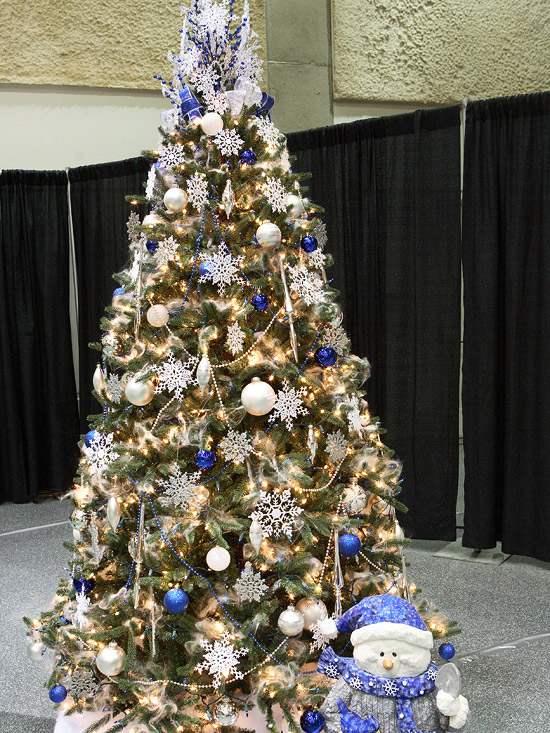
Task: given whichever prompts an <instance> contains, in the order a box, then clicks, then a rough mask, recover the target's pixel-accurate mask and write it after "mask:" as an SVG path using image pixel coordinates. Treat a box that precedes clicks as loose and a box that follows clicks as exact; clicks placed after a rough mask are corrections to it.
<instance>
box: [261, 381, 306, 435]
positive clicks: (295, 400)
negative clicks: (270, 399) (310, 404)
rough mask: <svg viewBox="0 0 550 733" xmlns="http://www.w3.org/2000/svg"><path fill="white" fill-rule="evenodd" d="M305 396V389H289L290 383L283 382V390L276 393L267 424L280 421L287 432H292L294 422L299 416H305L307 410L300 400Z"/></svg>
mask: <svg viewBox="0 0 550 733" xmlns="http://www.w3.org/2000/svg"><path fill="white" fill-rule="evenodd" d="M306 394H307V389H306V388H305V387H300V389H296V388H295V387H291V386H290V383H289V382H288V381H287V380H286V379H285V380H284V381H283V388H282V389H280V390H278V392H277V400H276V401H275V405H274V406H273V413H272V414H271V416H270V418H269V422H275V420H281V422H284V423H285V425H286V427H287V429H288V430H292V428H293V427H294V420H296V419H297V418H298V417H299V415H307V414H308V412H309V411H308V409H307V407H306V406H305V405H304V403H303V402H302V398H303V397H305V396H306Z"/></svg>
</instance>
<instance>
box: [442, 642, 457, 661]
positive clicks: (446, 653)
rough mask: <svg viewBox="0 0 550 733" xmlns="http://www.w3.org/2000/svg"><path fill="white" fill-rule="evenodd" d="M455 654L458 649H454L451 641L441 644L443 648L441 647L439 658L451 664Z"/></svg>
mask: <svg viewBox="0 0 550 733" xmlns="http://www.w3.org/2000/svg"><path fill="white" fill-rule="evenodd" d="M455 654H456V649H455V647H454V644H451V643H450V642H449V641H447V642H445V644H441V646H440V647H439V656H440V657H441V659H444V660H445V661H446V662H450V661H451V659H452V658H453V657H454V655H455Z"/></svg>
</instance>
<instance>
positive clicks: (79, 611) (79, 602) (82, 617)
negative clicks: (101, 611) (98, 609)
mask: <svg viewBox="0 0 550 733" xmlns="http://www.w3.org/2000/svg"><path fill="white" fill-rule="evenodd" d="M75 602H76V609H75V612H74V614H73V623H74V625H75V626H76V627H77V628H79V629H83V628H84V626H85V625H86V614H87V613H88V611H89V610H90V606H91V605H92V602H91V601H90V599H89V598H88V596H87V595H86V593H85V592H84V591H81V592H80V593H77V594H76V596H75Z"/></svg>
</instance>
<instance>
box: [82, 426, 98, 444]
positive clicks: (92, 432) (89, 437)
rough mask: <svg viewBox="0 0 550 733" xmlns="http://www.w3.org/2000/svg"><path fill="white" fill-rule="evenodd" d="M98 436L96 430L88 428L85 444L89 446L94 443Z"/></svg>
mask: <svg viewBox="0 0 550 733" xmlns="http://www.w3.org/2000/svg"><path fill="white" fill-rule="evenodd" d="M95 436H96V431H95V430H88V432H87V433H86V435H85V436H84V445H85V446H86V447H87V448H89V447H90V446H91V445H92V441H93V439H94V438H95Z"/></svg>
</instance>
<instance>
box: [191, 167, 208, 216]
mask: <svg viewBox="0 0 550 733" xmlns="http://www.w3.org/2000/svg"><path fill="white" fill-rule="evenodd" d="M186 185H187V196H188V198H189V203H190V204H191V206H193V207H194V208H195V209H197V211H202V209H203V208H204V205H205V204H206V202H207V201H208V181H207V180H206V175H205V174H204V173H193V175H192V176H191V178H188V179H187V184H186Z"/></svg>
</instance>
